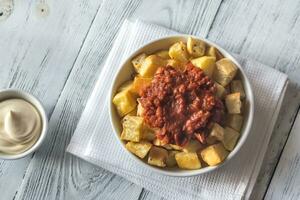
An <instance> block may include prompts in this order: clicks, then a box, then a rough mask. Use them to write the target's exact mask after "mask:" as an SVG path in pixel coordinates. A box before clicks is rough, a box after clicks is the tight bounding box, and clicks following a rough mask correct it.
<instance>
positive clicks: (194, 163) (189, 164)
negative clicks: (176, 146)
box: [175, 152, 201, 169]
mask: <svg viewBox="0 0 300 200" xmlns="http://www.w3.org/2000/svg"><path fill="white" fill-rule="evenodd" d="M175 159H176V162H177V165H178V167H179V168H181V169H200V168H201V163H200V160H199V158H198V155H197V153H195V152H193V153H191V152H190V153H186V152H180V153H177V154H176V155H175Z"/></svg>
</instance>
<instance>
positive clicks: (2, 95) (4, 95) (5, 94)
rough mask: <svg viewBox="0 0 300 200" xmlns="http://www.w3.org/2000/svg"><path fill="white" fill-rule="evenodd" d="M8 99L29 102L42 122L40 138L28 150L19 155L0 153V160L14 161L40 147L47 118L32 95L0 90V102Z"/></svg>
mask: <svg viewBox="0 0 300 200" xmlns="http://www.w3.org/2000/svg"><path fill="white" fill-rule="evenodd" d="M8 99H23V100H25V101H27V102H29V103H30V104H32V105H33V106H34V107H35V108H36V109H37V111H38V112H39V114H40V117H41V121H42V131H41V133H40V136H39V138H38V139H37V141H36V142H35V143H34V144H33V145H32V146H31V147H30V148H29V149H27V150H26V151H24V152H22V153H19V154H4V153H1V152H0V159H6V160H14V159H19V158H23V157H25V156H27V155H29V154H31V153H33V152H34V151H36V150H37V149H38V148H39V147H40V145H41V144H42V142H43V140H44V139H45V136H46V133H47V129H48V117H47V114H46V112H45V109H44V107H43V105H42V104H41V102H40V101H39V100H38V99H37V98H36V97H34V96H33V95H31V94H29V93H27V92H24V91H21V90H18V89H4V90H0V102H1V101H4V100H8Z"/></svg>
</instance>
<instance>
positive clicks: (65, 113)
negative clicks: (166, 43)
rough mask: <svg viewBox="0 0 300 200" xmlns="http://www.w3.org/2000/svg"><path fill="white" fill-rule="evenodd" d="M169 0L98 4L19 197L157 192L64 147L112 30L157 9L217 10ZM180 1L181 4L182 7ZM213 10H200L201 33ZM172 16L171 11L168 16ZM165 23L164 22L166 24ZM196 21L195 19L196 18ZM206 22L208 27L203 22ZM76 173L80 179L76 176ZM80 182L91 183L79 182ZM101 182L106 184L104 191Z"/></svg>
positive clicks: (134, 195)
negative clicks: (81, 159) (76, 155)
mask: <svg viewBox="0 0 300 200" xmlns="http://www.w3.org/2000/svg"><path fill="white" fill-rule="evenodd" d="M171 2H172V1H164V2H163V3H160V4H155V5H156V6H155V7H149V6H148V5H149V1H143V2H140V1H123V2H122V3H119V2H118V3H116V1H105V2H104V3H103V4H102V5H101V7H100V9H99V11H98V15H97V17H96V18H95V20H94V22H93V26H92V27H91V30H90V32H89V34H88V36H87V39H86V41H85V43H84V45H83V47H82V50H81V52H80V54H79V56H78V58H77V60H76V63H75V65H74V68H73V70H72V72H71V74H70V76H69V79H68V81H67V83H66V86H65V88H64V90H63V92H62V94H61V97H60V99H59V100H58V103H57V105H56V107H55V110H54V112H53V115H52V117H51V120H50V130H49V137H48V138H47V141H46V142H45V146H44V147H43V148H42V149H40V151H39V152H37V153H36V154H35V156H34V158H33V160H32V161H31V163H30V165H29V168H28V170H27V173H26V175H25V178H24V181H23V184H22V186H21V190H20V191H19V192H18V194H17V199H39V198H47V199H53V198H54V199H69V198H73V199H74V198H75V199H83V198H84V199H93V198H99V199H101V198H104V197H105V198H108V199H111V198H112V199H119V198H121V197H122V199H137V198H138V197H139V196H140V197H141V198H144V199H145V198H156V197H157V196H155V195H153V194H150V193H149V192H143V193H142V194H140V193H141V188H140V187H138V186H136V185H131V184H130V183H129V182H127V181H126V180H124V179H121V178H119V177H116V176H115V175H113V174H111V173H108V172H104V171H103V170H101V171H100V172H101V173H104V174H106V175H105V176H100V175H99V169H98V170H96V169H94V168H91V166H90V165H89V164H87V163H85V162H82V161H80V160H78V159H77V158H75V157H72V156H70V155H68V154H65V153H64V150H65V147H66V145H67V144H68V142H69V139H70V137H71V135H72V133H73V132H74V130H75V127H76V124H77V121H78V119H79V117H80V114H81V112H82V109H83V108H84V105H85V102H86V100H87V98H88V96H89V93H90V92H91V89H92V87H93V85H94V83H95V80H96V78H97V74H99V73H100V71H101V67H102V64H103V61H104V58H105V56H106V55H107V53H108V52H109V50H110V46H111V45H112V42H113V39H114V37H115V34H116V33H117V31H118V28H119V26H120V25H121V23H122V22H123V21H124V20H125V18H127V17H132V18H140V17H142V18H144V19H145V16H144V14H145V13H146V14H147V13H157V12H158V13H160V12H159V10H168V11H169V13H171V14H172V13H177V14H179V13H180V15H181V16H180V17H181V18H182V19H185V20H186V22H189V21H191V20H192V18H197V17H200V15H201V12H198V11H197V10H200V8H201V9H202V10H203V11H202V12H204V11H207V10H205V9H204V8H203V7H205V6H208V5H209V6H208V7H207V9H210V10H212V12H214V13H216V11H217V9H218V6H219V4H216V2H215V1H214V3H210V4H209V3H207V2H204V1H203V2H202V3H201V4H199V3H198V4H196V3H195V2H196V1H193V2H190V3H188V4H186V3H184V1H178V2H177V3H178V4H179V6H178V4H176V3H175V4H172V3H171ZM211 2H213V1H211ZM182 4H183V5H184V7H182ZM150 9H153V10H150ZM194 9H196V10H194ZM185 10H190V11H193V12H194V11H195V12H196V11H197V13H198V14H199V16H198V15H195V16H192V15H191V16H188V17H186V15H187V13H186V12H184V11H185ZM212 12H208V13H209V14H207V16H206V14H203V15H202V19H201V20H199V21H200V22H201V24H202V25H203V29H202V31H203V33H205V32H207V31H208V29H209V27H210V24H209V23H210V22H212V21H213V16H211V14H212ZM174 15H175V14H172V15H171V16H170V19H172V18H173V17H174ZM175 16H176V15H175ZM162 17H163V16H162ZM176 17H178V16H176ZM167 22H169V21H167ZM179 22H180V23H182V20H177V21H173V20H171V23H170V22H169V23H170V24H172V27H171V28H173V27H175V26H177V24H178V23H179ZM169 23H165V24H163V25H165V26H168V25H169ZM194 23H198V21H197V22H196V21H195V22H194ZM205 23H206V24H207V25H206V26H204V24H205ZM178 27H181V29H182V30H181V31H183V30H184V29H186V28H185V27H182V26H178ZM179 30H180V29H179ZM103 47H105V48H103ZM78 165H80V167H81V168H82V169H84V171H94V172H91V173H90V174H89V175H86V174H85V175H82V174H81V173H80V171H78V170H76V169H77V168H78ZM74 177H81V178H80V179H75V178H74ZM91 179H92V180H91ZM82 182H84V183H87V184H89V185H90V186H89V187H82ZM103 187H105V188H106V189H105V190H104V189H103Z"/></svg>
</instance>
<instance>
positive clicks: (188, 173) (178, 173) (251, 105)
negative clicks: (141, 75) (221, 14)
mask: <svg viewBox="0 0 300 200" xmlns="http://www.w3.org/2000/svg"><path fill="white" fill-rule="evenodd" d="M188 37H193V38H196V39H199V40H202V41H204V42H205V43H207V44H209V45H210V46H214V47H216V48H217V50H219V51H220V52H221V53H222V54H223V55H224V57H225V58H229V59H230V60H232V61H233V62H234V63H235V64H236V65H237V67H238V69H239V71H240V73H241V74H242V77H243V79H244V81H243V82H244V88H245V90H246V88H247V93H249V94H248V95H247V99H248V101H249V111H248V112H249V114H248V115H249V116H248V119H247V124H245V125H244V129H243V132H241V136H240V137H239V140H238V143H237V144H236V146H235V147H234V149H233V150H232V151H231V152H230V153H229V155H228V157H227V158H226V159H225V160H224V161H223V162H222V163H221V164H219V165H216V166H208V167H204V168H200V169H197V170H184V169H182V171H167V170H165V169H164V168H158V167H155V166H152V165H149V164H147V163H145V162H143V161H142V160H141V159H140V158H138V157H137V156H135V155H133V154H132V153H131V152H129V151H128V150H127V149H126V148H125V144H124V143H123V142H122V141H121V139H120V137H119V133H118V130H117V128H116V126H115V124H114V123H115V122H114V118H113V116H112V112H113V111H112V110H113V109H114V107H113V106H114V105H113V103H112V98H113V95H114V91H113V88H114V87H115V84H116V79H117V77H118V75H119V73H120V71H121V70H122V68H123V67H124V66H125V64H126V63H128V62H129V61H130V60H131V59H132V58H134V57H135V56H137V55H138V53H140V51H141V49H144V48H145V47H147V46H148V45H151V44H152V43H157V42H160V41H162V40H168V39H172V38H186V39H187V38H188ZM108 104H109V105H108V107H109V118H110V124H111V126H112V128H113V131H114V135H115V138H116V139H117V140H118V143H119V144H120V145H121V146H122V149H123V150H124V151H125V152H127V154H128V155H130V157H131V158H133V160H134V161H136V163H137V164H138V165H139V166H141V167H144V168H147V169H150V170H152V171H153V172H157V173H159V174H162V175H166V176H173V177H189V176H196V175H200V174H205V173H208V172H211V171H215V170H216V169H218V168H220V167H222V166H224V165H225V164H227V163H228V162H229V161H230V160H231V159H232V158H233V157H235V156H236V155H237V154H238V152H239V151H240V149H241V148H242V146H243V145H244V143H245V141H246V139H247V138H248V136H249V134H250V131H251V128H252V123H253V115H254V94H253V90H252V86H251V83H250V81H249V79H248V77H247V75H246V74H245V72H244V70H243V68H242V67H241V65H240V63H239V62H238V61H237V59H236V58H235V57H234V56H233V55H232V54H230V53H229V52H228V51H226V50H225V49H224V48H222V47H221V46H219V45H218V44H216V43H214V42H212V41H210V40H208V39H206V38H202V37H199V36H195V35H190V34H172V35H168V36H164V37H159V38H157V39H153V40H150V41H149V42H146V43H145V44H143V45H141V46H139V47H138V48H137V49H136V50H135V51H133V52H132V53H130V54H129V55H128V56H127V57H126V59H124V60H123V61H122V62H121V64H120V65H119V66H118V69H117V71H116V72H115V75H114V77H113V79H112V83H111V87H110V90H109V101H108ZM179 170H181V169H179Z"/></svg>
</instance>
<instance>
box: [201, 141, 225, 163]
mask: <svg viewBox="0 0 300 200" xmlns="http://www.w3.org/2000/svg"><path fill="white" fill-rule="evenodd" d="M200 154H201V157H202V159H203V161H204V162H206V163H207V164H208V165H209V166H214V165H218V164H220V163H221V162H223V161H224V160H225V158H226V157H227V156H228V154H229V152H228V151H227V150H226V149H225V148H224V146H223V144H222V143H218V144H213V145H211V146H208V147H206V148H205V149H204V150H202V151H201V153H200Z"/></svg>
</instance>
